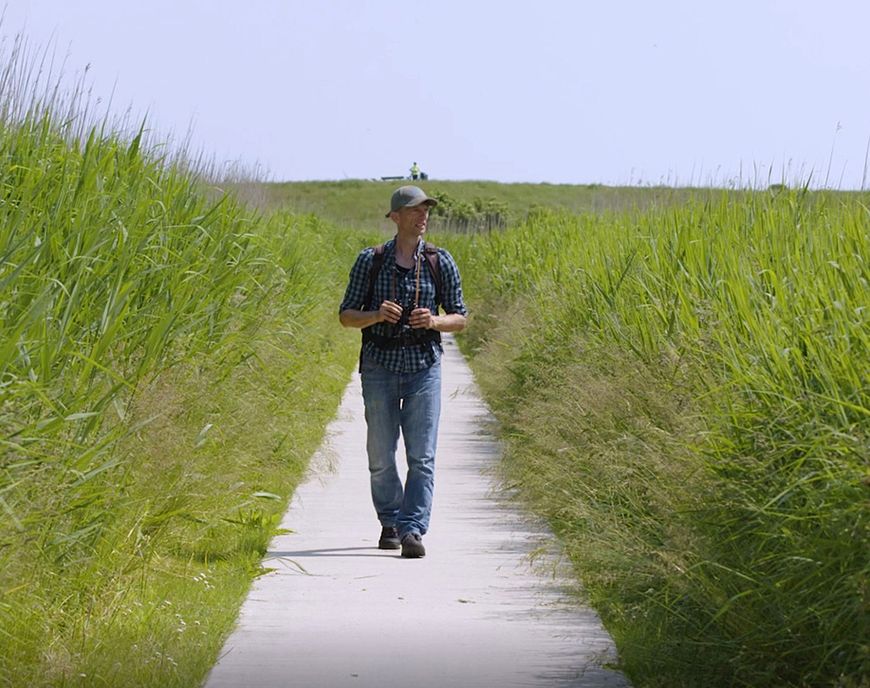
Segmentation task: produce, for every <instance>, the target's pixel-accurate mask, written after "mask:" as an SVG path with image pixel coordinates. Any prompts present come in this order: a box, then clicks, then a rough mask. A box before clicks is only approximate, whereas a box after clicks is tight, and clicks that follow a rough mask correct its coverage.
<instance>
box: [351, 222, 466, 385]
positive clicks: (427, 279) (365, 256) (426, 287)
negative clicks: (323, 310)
mask: <svg viewBox="0 0 870 688" xmlns="http://www.w3.org/2000/svg"><path fill="white" fill-rule="evenodd" d="M423 243H424V242H422V241H421V242H420V243H419V244H418V245H417V251H416V253H415V254H414V267H412V268H411V269H410V270H408V271H407V272H404V273H403V272H402V271H400V270H399V269H398V268H397V267H396V240H395V238H393V239H390V240H389V241H388V242H387V243H386V244H384V262H383V264H382V266H381V270H380V272H379V273H378V277H377V280H376V282H375V289H374V293H373V296H372V303H365V300H366V297H367V296H368V291H369V272H370V271H371V267H372V260H373V258H374V255H375V249H374V248H366V249H363V250H362V251H360V254H359V255H358V256H357V259H356V262H355V263H354V265H353V268H351V271H350V279H349V281H348V284H347V290H346V291H345V293H344V300H343V301H342V302H341V306H339V309H338V310H339V313H340V312H341V311H344V310H347V309H349V308H350V309H353V310H366V311H373V310H377V309H378V308H380V305H381V303H383V302H384V301H386V300H391V301H395V302H396V303H398V304H400V305H401V306H402V314H403V316H404V317H403V322H407V316H408V314H410V312H411V310H412V309H413V307H414V293H415V290H416V283H417V266H418V265H419V266H420V299H419V303H418V304H417V306H418V307H420V308H428V309H429V310H430V311H431V312H432V313H433V314H437V313H438V306H439V305H440V306H441V307H442V308H443V309H444V312H445V313H461V314H462V315H467V314H468V309H466V307H465V303H464V302H463V301H462V281H461V280H460V277H459V268H458V267H457V266H456V261H455V260H453V256H451V255H450V254H449V253H448V252H447V251H446V250H444V249H443V248H439V249H438V265H439V267H440V269H441V291H442V294H441V303H440V304H436V303H435V279H434V277H433V276H432V271H431V269H430V267H429V264H428V262H427V260H426V256H425V255H420V254H421V252H422V250H423ZM394 275H395V289H396V293H395V294H394V293H393V284H394V281H393V280H394V277H393V276H394ZM371 327H372V332H373V333H374V334H376V335H379V336H381V337H394V336H396V335H397V334H398V332H399V326H398V325H393V324H391V323H387V322H382V323H376V324H374V325H372V326H371ZM441 353H442V348H441V345H440V344H439V343H438V342H434V341H429V342H425V343H423V344H418V345H414V346H397V347H395V348H389V349H382V348H379V347H378V346H377V345H376V344H375V343H374V342H365V343H364V344H363V348H362V354H363V355H364V356H366V357H370V358H372V359H373V360H375V361H377V362H378V363H380V364H381V365H382V366H384V367H385V368H386V369H387V370H392V371H393V372H396V373H416V372H417V371H419V370H423V369H424V368H429V367H430V366H432V365H434V363H435V361H437V360H438V358H439V356H441Z"/></svg>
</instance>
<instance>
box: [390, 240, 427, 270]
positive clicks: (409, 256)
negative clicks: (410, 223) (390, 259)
mask: <svg viewBox="0 0 870 688" xmlns="http://www.w3.org/2000/svg"><path fill="white" fill-rule="evenodd" d="M420 241H421V239H420V237H419V236H417V235H416V234H412V235H410V236H409V235H401V234H397V235H396V262H397V263H398V264H399V265H403V266H404V267H410V266H411V264H412V263H413V262H414V253H415V252H416V251H417V245H418V244H419V243H420Z"/></svg>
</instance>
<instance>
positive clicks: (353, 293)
mask: <svg viewBox="0 0 870 688" xmlns="http://www.w3.org/2000/svg"><path fill="white" fill-rule="evenodd" d="M373 253H374V252H373V251H372V249H365V250H363V251H361V252H360V254H359V255H358V256H357V257H356V262H355V263H354V264H353V267H352V268H351V269H350V277H349V278H348V281H347V289H345V291H344V299H342V301H341V305H340V306H339V307H338V312H339V313H341V312H342V311H346V310H348V309H353V310H357V311H361V310H364V309H365V307H366V306H367V305H368V304H366V302H365V301H366V297H367V296H368V286H369V271H370V270H371V266H372V255H373Z"/></svg>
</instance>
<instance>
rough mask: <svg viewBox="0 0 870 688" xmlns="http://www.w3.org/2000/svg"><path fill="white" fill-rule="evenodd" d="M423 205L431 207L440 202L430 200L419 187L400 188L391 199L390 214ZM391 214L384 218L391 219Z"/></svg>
mask: <svg viewBox="0 0 870 688" xmlns="http://www.w3.org/2000/svg"><path fill="white" fill-rule="evenodd" d="M421 203H425V204H426V205H429V206H433V205H438V201H436V200H435V199H434V198H429V197H428V196H427V195H426V192H425V191H423V189H421V188H420V187H419V186H400V187H399V188H398V189H396V190H395V191H394V192H393V197H392V198H391V199H390V213H394V212H396V211H397V210H399V209H401V208H413V207H414V206H417V205H420V204H421ZM390 213H387V214H386V215H384V217H389V216H390Z"/></svg>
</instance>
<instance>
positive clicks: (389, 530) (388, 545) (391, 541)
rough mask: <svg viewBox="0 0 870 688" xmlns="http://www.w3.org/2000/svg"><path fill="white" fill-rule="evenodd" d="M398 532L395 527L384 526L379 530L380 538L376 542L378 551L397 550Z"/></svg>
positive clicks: (399, 545) (398, 545) (398, 544)
mask: <svg viewBox="0 0 870 688" xmlns="http://www.w3.org/2000/svg"><path fill="white" fill-rule="evenodd" d="M401 546H402V545H401V543H400V542H399V531H398V530H396V527H395V526H384V527H383V529H382V530H381V538H380V540H378V549H399V547H401Z"/></svg>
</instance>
